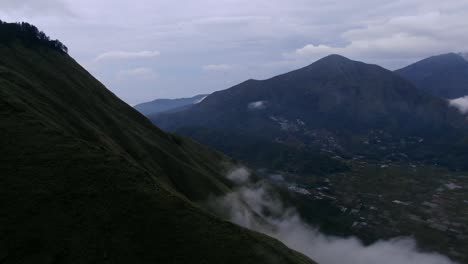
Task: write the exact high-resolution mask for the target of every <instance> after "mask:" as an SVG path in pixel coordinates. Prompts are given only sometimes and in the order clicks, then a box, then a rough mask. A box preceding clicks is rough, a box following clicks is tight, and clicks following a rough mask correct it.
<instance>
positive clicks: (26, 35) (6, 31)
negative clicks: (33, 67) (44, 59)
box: [0, 20, 68, 53]
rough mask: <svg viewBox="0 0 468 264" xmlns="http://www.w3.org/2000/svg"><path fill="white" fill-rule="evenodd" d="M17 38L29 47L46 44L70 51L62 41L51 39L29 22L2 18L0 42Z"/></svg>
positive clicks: (61, 50)
mask: <svg viewBox="0 0 468 264" xmlns="http://www.w3.org/2000/svg"><path fill="white" fill-rule="evenodd" d="M15 40H19V41H21V42H23V44H24V45H25V46H27V47H35V46H38V45H39V46H46V47H50V48H52V49H54V50H57V51H60V52H63V53H68V48H67V47H66V46H65V45H64V44H63V43H62V42H60V41H59V40H52V39H50V38H49V37H48V36H47V35H46V34H45V33H44V32H42V31H40V30H39V29H37V27H35V26H33V25H31V24H29V23H25V22H22V23H6V22H3V21H1V20H0V43H9V42H12V41H15Z"/></svg>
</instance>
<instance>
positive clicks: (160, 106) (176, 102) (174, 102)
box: [134, 94, 208, 115]
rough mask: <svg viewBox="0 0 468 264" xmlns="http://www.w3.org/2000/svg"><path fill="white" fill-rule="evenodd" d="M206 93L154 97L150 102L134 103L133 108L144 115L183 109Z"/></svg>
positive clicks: (199, 100) (202, 97)
mask: <svg viewBox="0 0 468 264" xmlns="http://www.w3.org/2000/svg"><path fill="white" fill-rule="evenodd" d="M207 96H208V95H207V94H200V95H196V96H194V97H190V98H179V99H156V100H153V101H151V102H147V103H141V104H138V105H135V106H134V108H135V109H136V110H138V112H140V113H142V114H144V115H152V114H157V113H161V112H165V111H171V110H183V109H185V108H187V107H189V106H191V105H194V104H197V103H199V102H201V101H202V100H203V99H204V98H205V97H207Z"/></svg>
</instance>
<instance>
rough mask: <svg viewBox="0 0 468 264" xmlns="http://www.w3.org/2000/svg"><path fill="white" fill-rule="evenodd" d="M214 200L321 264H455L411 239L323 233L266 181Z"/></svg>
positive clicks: (239, 172)
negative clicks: (370, 239) (368, 239)
mask: <svg viewBox="0 0 468 264" xmlns="http://www.w3.org/2000/svg"><path fill="white" fill-rule="evenodd" d="M233 171H234V172H236V173H235V174H236V175H242V177H241V178H242V179H243V180H245V172H248V170H246V169H243V168H239V169H236V170H233ZM233 171H231V172H230V173H231V174H232V172H233ZM231 177H232V175H231ZM211 203H212V205H214V208H215V209H216V210H218V212H220V213H222V214H223V215H225V216H226V217H228V219H229V220H230V221H231V222H233V223H236V224H238V225H241V226H244V227H246V228H249V229H252V230H256V231H258V232H262V233H265V234H267V235H269V236H272V237H274V238H277V239H278V240H280V241H282V242H283V243H284V244H286V245H287V246H288V247H290V248H292V249H294V250H297V251H299V252H301V253H303V254H305V255H307V256H309V257H310V258H311V259H313V260H315V261H317V262H318V263H319V264H342V263H348V264H376V263H379V264H454V262H452V261H450V260H449V259H448V258H447V257H445V256H442V255H440V254H435V253H424V252H421V251H420V250H418V248H417V246H416V242H415V241H414V240H413V239H410V238H396V239H392V240H387V241H378V242H376V243H374V244H372V245H369V246H365V245H363V244H362V243H361V242H360V241H359V240H358V239H357V238H354V237H352V238H339V237H331V236H327V235H324V234H322V233H320V232H319V231H317V229H315V228H313V227H311V226H310V225H308V224H307V223H305V222H304V221H303V220H302V219H301V217H300V216H299V214H298V213H297V212H296V210H295V209H294V208H285V207H284V205H283V203H282V202H281V200H280V199H279V198H278V197H277V196H276V195H274V193H273V192H272V191H271V188H270V187H269V186H268V185H266V184H264V183H257V184H253V183H250V184H247V185H243V186H241V187H239V188H238V189H237V190H236V191H235V192H232V193H230V194H228V195H226V196H224V197H221V198H218V199H217V200H216V201H214V203H213V201H211ZM246 205H247V206H246ZM260 219H261V220H260Z"/></svg>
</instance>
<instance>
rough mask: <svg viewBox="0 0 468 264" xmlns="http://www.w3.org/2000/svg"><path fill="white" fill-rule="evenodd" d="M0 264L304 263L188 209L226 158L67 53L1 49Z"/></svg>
mask: <svg viewBox="0 0 468 264" xmlns="http://www.w3.org/2000/svg"><path fill="white" fill-rule="evenodd" d="M0 54H1V56H0V117H1V119H0V120H1V121H0V134H1V137H0V145H1V150H2V155H1V156H0V170H1V172H2V173H1V176H0V209H1V210H0V261H1V262H2V263H32V262H34V263H90V262H96V263H97V262H99V263H311V261H310V260H308V259H307V258H305V257H303V256H302V255H300V254H298V253H296V252H294V251H292V250H290V249H288V248H286V247H285V246H284V245H282V244H281V243H279V242H277V241H276V240H273V239H271V238H268V237H266V236H264V235H261V234H258V233H254V232H251V231H248V230H246V229H243V228H240V227H238V226H235V225H233V224H231V223H228V222H225V221H222V220H220V219H218V218H217V217H215V216H213V215H211V214H209V213H207V212H206V211H204V210H203V209H201V208H200V207H199V206H198V205H196V204H195V203H194V202H196V201H203V200H205V199H206V198H207V197H208V196H209V195H215V194H222V193H224V192H226V191H228V190H229V186H230V183H229V182H227V181H226V180H225V179H224V177H223V175H222V170H223V165H222V163H223V162H226V158H225V157H224V156H222V155H221V154H219V153H216V152H213V151H211V150H209V149H207V148H205V147H203V146H200V145H198V144H196V143H193V142H190V141H188V140H185V139H183V138H179V137H176V136H172V135H169V134H165V133H163V132H162V131H160V130H159V129H158V128H156V127H154V126H153V125H152V124H151V123H150V122H149V121H148V120H147V119H146V118H144V117H143V116H141V115H140V114H139V113H138V112H136V111H135V110H134V109H132V108H131V107H129V106H128V105H126V104H125V103H123V102H122V101H121V100H119V99H118V98H117V97H115V96H114V95H113V94H111V93H110V92H109V91H108V90H107V89H105V87H104V86H102V85H101V84H100V83H99V82H98V81H97V80H95V79H94V78H93V77H92V76H91V75H89V73H87V72H86V71H85V70H84V69H83V68H82V67H80V66H79V65H78V64H77V63H76V62H75V61H73V59H71V58H70V57H69V56H68V55H67V54H66V53H64V52H62V51H59V50H55V49H51V48H50V47H47V46H41V45H29V43H24V41H19V40H8V41H3V42H0Z"/></svg>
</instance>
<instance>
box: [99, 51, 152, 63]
mask: <svg viewBox="0 0 468 264" xmlns="http://www.w3.org/2000/svg"><path fill="white" fill-rule="evenodd" d="M159 55H161V53H160V52H159V51H134V52H132V51H109V52H105V53H102V54H99V55H98V56H97V57H96V59H95V60H96V61H103V60H126V59H150V58H155V57H158V56H159Z"/></svg>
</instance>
